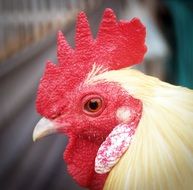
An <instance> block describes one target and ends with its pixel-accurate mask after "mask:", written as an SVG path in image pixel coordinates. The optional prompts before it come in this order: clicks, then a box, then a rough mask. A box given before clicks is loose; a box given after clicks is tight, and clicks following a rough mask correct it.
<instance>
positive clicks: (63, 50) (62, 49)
mask: <svg viewBox="0 0 193 190" xmlns="http://www.w3.org/2000/svg"><path fill="white" fill-rule="evenodd" d="M71 52H72V49H71V47H70V46H69V44H68V42H67V41H66V38H65V37H64V35H63V33H62V31H59V32H58V36H57V57H58V62H59V63H60V64H63V63H64V60H66V59H68V58H69V57H70V55H71Z"/></svg>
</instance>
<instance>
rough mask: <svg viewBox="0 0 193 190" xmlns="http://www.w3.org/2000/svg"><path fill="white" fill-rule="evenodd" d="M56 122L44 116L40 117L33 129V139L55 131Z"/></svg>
mask: <svg viewBox="0 0 193 190" xmlns="http://www.w3.org/2000/svg"><path fill="white" fill-rule="evenodd" d="M57 128H58V124H57V123H56V122H54V121H51V120H49V119H46V118H44V117H43V118H42V119H40V121H39V122H38V123H37V125H36V126H35V128H34V131H33V141H36V140H38V139H40V138H42V137H45V136H47V135H50V134H53V133H56V132H57Z"/></svg>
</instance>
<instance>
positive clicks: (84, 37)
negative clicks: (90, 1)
mask: <svg viewBox="0 0 193 190" xmlns="http://www.w3.org/2000/svg"><path fill="white" fill-rule="evenodd" d="M91 42H92V34H91V30H90V26H89V23H88V19H87V16H86V14H85V13H84V12H80V13H79V14H78V17H77V24H76V37H75V44H76V49H86V48H88V45H90V43H91Z"/></svg>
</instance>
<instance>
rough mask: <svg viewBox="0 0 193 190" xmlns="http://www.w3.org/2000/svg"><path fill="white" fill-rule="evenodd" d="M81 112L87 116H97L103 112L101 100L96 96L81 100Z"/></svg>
mask: <svg viewBox="0 0 193 190" xmlns="http://www.w3.org/2000/svg"><path fill="white" fill-rule="evenodd" d="M82 109H83V112H84V113H86V114H87V115H89V116H93V117H94V116H98V115H99V114H101V113H102V111H103V110H104V101H103V98H102V97H100V96H96V95H89V96H87V97H85V98H84V100H83V107H82Z"/></svg>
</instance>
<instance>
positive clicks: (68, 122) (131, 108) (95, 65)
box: [33, 9, 146, 190]
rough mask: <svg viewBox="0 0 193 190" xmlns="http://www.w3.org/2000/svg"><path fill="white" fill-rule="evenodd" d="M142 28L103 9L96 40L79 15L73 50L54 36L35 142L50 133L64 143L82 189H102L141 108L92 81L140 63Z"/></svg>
mask: <svg viewBox="0 0 193 190" xmlns="http://www.w3.org/2000/svg"><path fill="white" fill-rule="evenodd" d="M144 43H145V27H144V26H143V25H142V24H141V22H140V21H139V20H138V19H136V18H134V19H132V20H131V21H130V22H125V21H117V20H116V17H115V14H114V13H113V11H112V10H111V9H106V10H105V12H104V16H103V19H102V22H101V24H100V27H99V32H98V35H97V37H96V39H93V37H92V34H91V31H90V27H89V24H88V20H87V18H86V15H85V14H84V13H83V12H81V13H80V14H79V15H78V19H77V26H76V36H75V48H74V49H72V48H71V47H70V46H69V45H68V43H67V41H66V39H65V37H64V36H63V34H62V32H59V33H58V41H57V57H58V64H53V63H51V62H50V61H49V62H48V63H47V66H46V69H45V73H44V75H43V77H42V79H41V81H40V85H39V89H38V94H37V100H36V105H37V111H38V113H39V114H40V115H42V116H43V118H42V119H41V120H40V122H39V123H38V124H37V126H36V128H35V129H34V134H33V138H34V140H36V139H38V138H40V137H43V136H45V135H48V134H51V133H53V132H58V133H63V134H65V135H67V136H68V137H69V142H68V145H67V148H66V150H65V152H64V160H65V161H66V163H67V166H68V171H69V173H70V174H71V175H72V177H73V178H74V179H75V180H76V181H77V182H78V183H79V184H80V185H81V186H83V187H87V188H90V189H96V190H99V189H102V187H103V185H104V182H105V179H106V177H107V175H108V172H109V171H110V170H111V168H112V167H113V166H114V165H115V164H116V162H117V161H118V160H119V158H120V157H121V155H122V154H123V153H124V152H125V150H126V149H127V148H128V146H129V144H130V141H131V139H132V136H133V135H134V133H135V130H136V128H137V126H138V123H139V121H140V118H141V114H142V102H141V101H140V100H139V99H136V98H135V97H133V96H132V95H131V94H130V93H129V92H127V91H126V90H125V89H123V88H122V87H121V86H120V85H119V84H118V83H115V82H109V81H106V80H94V79H95V77H96V76H99V75H100V74H102V73H105V72H108V71H110V70H119V69H122V68H125V67H128V66H131V65H134V64H137V63H140V62H141V61H142V59H143V56H144V54H145V52H146V46H145V44H144Z"/></svg>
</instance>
